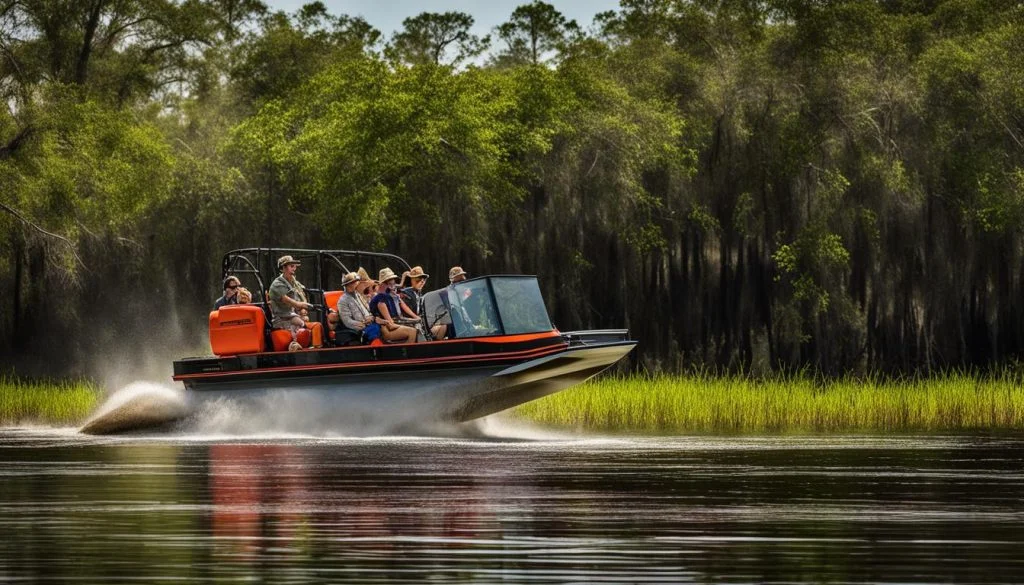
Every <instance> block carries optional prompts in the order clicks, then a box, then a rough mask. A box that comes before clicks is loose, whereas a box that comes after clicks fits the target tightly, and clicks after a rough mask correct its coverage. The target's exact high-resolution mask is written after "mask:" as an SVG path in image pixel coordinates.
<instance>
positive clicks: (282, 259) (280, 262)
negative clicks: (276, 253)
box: [277, 256, 302, 270]
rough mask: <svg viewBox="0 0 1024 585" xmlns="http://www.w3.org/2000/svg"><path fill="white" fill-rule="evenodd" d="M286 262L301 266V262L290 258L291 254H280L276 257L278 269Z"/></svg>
mask: <svg viewBox="0 0 1024 585" xmlns="http://www.w3.org/2000/svg"><path fill="white" fill-rule="evenodd" d="M287 264H297V265H299V266H302V262H299V261H298V260H296V259H295V258H292V257H291V256H281V257H280V258H278V259H277V269H278V270H280V269H282V268H284V267H285V265H287Z"/></svg>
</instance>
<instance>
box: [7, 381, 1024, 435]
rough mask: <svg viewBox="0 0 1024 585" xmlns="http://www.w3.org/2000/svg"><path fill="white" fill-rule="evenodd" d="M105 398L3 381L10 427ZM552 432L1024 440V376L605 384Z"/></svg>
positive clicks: (80, 414)
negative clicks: (980, 435)
mask: <svg viewBox="0 0 1024 585" xmlns="http://www.w3.org/2000/svg"><path fill="white" fill-rule="evenodd" d="M101 398H102V390H101V389H100V387H99V386H97V385H96V384H93V383H91V382H88V381H63V382H53V381H31V380H23V379H19V378H16V377H0V425H18V424H33V423H37V424H78V423H81V422H82V421H84V420H85V418H86V417H87V416H88V415H89V413H91V412H92V411H93V409H94V408H95V407H96V405H97V404H98V403H99V401H100V399H101ZM513 414H514V416H516V417H518V418H521V419H525V420H529V421H531V422H534V423H538V424H542V425H545V426H552V427H561V428H572V429H579V430H587V431H609V432H628V433H816V432H818V433H820V432H885V431H907V432H920V431H926V432H957V431H977V430H983V431H1006V430H1011V431H1012V430H1024V384H1022V380H1021V378H1020V377H1019V376H1014V375H1010V374H1007V375H1001V376H998V375H997V376H971V375H966V374H952V375H947V376H943V377H935V378H925V379H908V380H899V379H867V380H859V379H852V378H850V379H841V380H830V381H823V380H814V379H810V378H802V377H795V378H781V377H780V378H769V379H757V378H749V377H743V376H714V375H689V376H655V377H644V376H630V377H618V378H603V379H600V380H598V381H594V382H590V383H588V384H584V385H582V386H579V387H576V388H570V389H569V390H566V391H564V392H560V393H558V394H555V395H553V396H549V397H547V398H543V399H541V400H537V401H534V402H530V403H528V404H524V405H523V406H520V407H518V408H517V409H515V410H514V411H513Z"/></svg>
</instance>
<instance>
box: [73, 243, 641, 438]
mask: <svg viewBox="0 0 1024 585" xmlns="http://www.w3.org/2000/svg"><path fill="white" fill-rule="evenodd" d="M286 254H287V255H291V256H292V257H293V258H295V259H296V260H299V261H301V262H302V266H303V267H302V269H300V273H299V274H298V278H299V280H300V281H301V282H303V283H308V284H304V286H305V287H306V288H305V290H306V295H307V298H308V300H309V302H310V303H311V304H313V305H314V307H315V310H314V311H312V312H311V314H310V315H309V319H310V320H311V321H314V322H319V323H320V324H321V326H322V327H323V330H324V331H329V330H330V327H329V319H328V315H329V313H330V309H331V307H333V306H335V304H336V303H337V299H338V298H339V296H340V295H341V294H342V293H343V291H342V290H341V286H340V282H341V279H342V277H343V275H344V274H346V273H348V272H352V271H353V270H355V269H356V268H357V267H368V268H370V269H371V270H372V269H375V268H379V267H384V266H388V267H391V268H394V269H396V272H401V270H409V269H410V266H409V264H408V262H406V261H405V260H404V259H403V258H401V257H399V256H397V255H394V254H389V253H383V252H367V251H353V250H296V249H279V248H246V249H239V250H232V251H230V252H228V253H227V254H225V255H224V258H223V261H222V275H223V276H224V277H225V278H226V277H228V276H235V277H237V278H239V279H240V280H241V281H242V284H243V286H247V287H248V288H249V289H250V290H252V291H254V292H255V294H254V295H253V296H254V298H253V301H254V302H252V303H250V304H238V305H226V306H224V307H222V308H220V309H219V310H215V311H212V312H211V313H210V315H209V337H210V347H211V350H212V355H209V356H203V357H188V358H184V359H180V360H177V361H175V362H174V364H173V365H174V374H173V379H174V380H175V381H176V382H181V383H182V384H184V387H185V389H186V394H187V395H188V398H189V400H190V402H192V403H193V404H192V405H191V407H190V410H196V409H198V408H201V406H197V405H201V404H203V403H208V402H210V401H221V400H232V401H236V402H238V403H240V404H248V405H250V406H252V407H253V409H254V410H256V409H261V410H263V411H266V410H268V409H269V410H270V411H272V413H275V414H273V415H272V416H274V417H282V418H288V417H289V416H296V417H299V416H301V419H297V420H303V421H309V420H310V419H311V418H313V419H316V420H317V424H320V425H324V424H327V425H337V427H338V428H339V430H340V431H344V430H345V429H351V428H352V427H354V426H355V427H358V428H362V429H372V432H391V431H402V430H403V429H405V428H409V427H410V426H422V425H423V423H424V422H431V421H432V422H438V423H463V422H467V421H472V420H474V419H478V418H480V417H484V416H487V415H490V414H494V413H497V412H500V411H502V410H506V409H508V408H511V407H514V406H517V405H520V404H523V403H525V402H528V401H531V400H535V399H538V398H541V397H544V396H547V395H550V394H553V393H556V392H559V391H560V390H563V389H565V388H568V387H570V386H573V385H576V384H579V383H581V382H584V381H586V380H587V379H589V378H591V377H593V376H595V375H597V374H598V373H600V372H602V371H604V370H605V369H606V368H608V367H610V366H612V365H613V364H615V363H616V362H618V361H619V360H621V359H622V358H623V357H625V356H626V355H627V354H629V353H630V351H631V350H632V349H633V348H634V347H635V346H636V341H633V340H630V339H629V336H628V332H627V331H626V330H622V329H608V330H591V331H572V332H563V331H559V330H558V329H556V328H555V327H554V326H553V325H552V323H551V319H550V317H549V314H548V311H547V308H546V306H545V304H544V299H543V297H542V295H541V289H540V286H539V283H538V281H537V278H536V277H535V276H526V275H490V276H480V277H477V278H471V279H467V280H464V281H462V282H458V283H454V284H451V285H449V286H446V287H443V288H441V289H438V290H434V291H431V292H428V293H425V294H424V297H423V301H424V302H423V310H422V314H421V315H420V318H421V319H422V325H423V327H421V331H429V330H430V329H431V328H432V326H433V325H435V324H438V323H443V324H445V325H448V326H449V329H448V330H449V331H451V332H452V338H450V339H444V340H429V341H427V340H424V341H420V342H417V343H396V344H391V343H380V342H379V341H378V342H374V343H373V344H371V345H335V344H334V343H333V342H332V340H331V336H330V335H328V336H325V339H324V344H323V346H322V347H319V348H308V349H303V350H301V351H287V348H286V345H287V341H290V339H285V340H282V339H280V338H279V337H278V336H275V335H274V331H272V330H271V327H270V322H271V315H270V308H269V305H268V303H267V302H266V298H267V296H266V294H267V290H268V285H269V283H270V282H271V280H272V279H273V278H274V277H275V276H276V275H277V266H276V259H277V258H278V257H279V256H283V255H286ZM398 269H401V270H398ZM371 274H373V272H371ZM278 333H280V331H278ZM125 425H130V421H127V422H123V421H121V422H119V421H113V422H111V423H109V424H104V421H103V420H99V421H92V423H91V425H90V424H87V426H86V427H85V428H84V429H83V430H84V431H86V432H116V431H118V430H122V429H121V428H120V427H123V426H125ZM90 426H91V428H90Z"/></svg>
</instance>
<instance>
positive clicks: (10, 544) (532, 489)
mask: <svg viewBox="0 0 1024 585" xmlns="http://www.w3.org/2000/svg"><path fill="white" fill-rule="evenodd" d="M0 535H2V537H0V581H5V582H11V581H28V582H44V581H45V582H59V583H65V582H87V583H114V582H118V581H154V582H171V581H176V582H209V581H217V582H221V581H223V582H237V581H255V582H262V583H300V582H311V581H312V582H339V581H346V582H359V583H375V582H424V581H430V582H435V583H438V582H440V583H445V582H485V583H495V582H500V583H564V582H578V583H594V582H628V583H680V582H703V583H707V582H728V583H734V582H735V583H738V582H787V583H792V582H815V583H818V582H857V583H861V582H886V583H911V582H913V583H949V582H960V583H996V582H1001V583H1020V582H1024V439H1019V438H996V439H993V438H964V437H926V438H921V437H915V438H897V439H889V438H873V437H852V438H761V439H751V438H721V439H707V438H668V439H666V438H641V439H579V438H567V439H558V440H552V439H544V440H513V439H501V438H487V439H473V440H466V439H427V438H424V439H413V438H395V439H300V438H233V439H224V438H220V439H215V438H203V437H184V436H178V437H175V436H170V437H168V436H164V437H128V438H117V439H97V438H87V437H82V436H78V435H75V434H73V433H71V432H63V431H53V430H23V429H22V430H19V429H6V430H0Z"/></svg>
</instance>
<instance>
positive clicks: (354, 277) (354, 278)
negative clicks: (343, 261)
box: [341, 272, 363, 287]
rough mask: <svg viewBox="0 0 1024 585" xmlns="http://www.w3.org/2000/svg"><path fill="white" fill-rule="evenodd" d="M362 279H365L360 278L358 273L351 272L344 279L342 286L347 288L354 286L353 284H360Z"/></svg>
mask: <svg viewBox="0 0 1024 585" xmlns="http://www.w3.org/2000/svg"><path fill="white" fill-rule="evenodd" d="M362 279H363V277H362V276H359V273H358V272H349V273H348V274H346V275H345V277H344V278H343V279H341V286H342V287H346V286H348V285H350V284H352V283H353V282H359V281H360V280H362Z"/></svg>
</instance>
